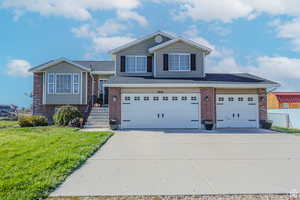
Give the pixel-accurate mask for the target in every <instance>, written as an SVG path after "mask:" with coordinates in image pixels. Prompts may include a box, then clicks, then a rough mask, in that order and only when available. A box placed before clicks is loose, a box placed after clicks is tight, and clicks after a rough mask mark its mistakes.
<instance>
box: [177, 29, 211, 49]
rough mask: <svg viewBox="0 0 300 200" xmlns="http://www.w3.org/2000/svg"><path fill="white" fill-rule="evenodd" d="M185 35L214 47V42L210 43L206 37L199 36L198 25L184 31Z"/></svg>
mask: <svg viewBox="0 0 300 200" xmlns="http://www.w3.org/2000/svg"><path fill="white" fill-rule="evenodd" d="M183 35H184V36H185V37H186V38H188V39H190V40H192V41H194V42H197V43H199V44H203V45H205V46H207V47H209V48H211V49H214V46H213V45H212V44H210V43H209V42H208V41H207V40H206V39H204V38H203V37H201V36H199V31H198V29H197V27H196V26H195V25H192V26H190V27H189V28H188V29H187V30H186V31H185V32H184V33H183Z"/></svg>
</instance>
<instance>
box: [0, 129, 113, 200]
mask: <svg viewBox="0 0 300 200" xmlns="http://www.w3.org/2000/svg"><path fill="white" fill-rule="evenodd" d="M111 135H112V133H111V132H81V131H78V130H77V129H72V128H58V127H51V126H48V127H35V128H13V129H2V130H0V138H1V139H0V199H1V200H16V199H18V200H25V199H26V200H30V199H39V198H44V197H47V196H48V194H49V193H50V192H51V191H52V190H54V189H55V188H56V187H57V186H58V185H59V184H60V183H62V182H63V181H64V180H65V179H66V177H67V176H68V175H69V174H70V173H71V172H72V171H73V170H75V169H76V168H77V167H79V166H80V165H81V164H82V163H83V162H84V161H86V159H87V158H88V157H89V156H91V155H92V154H93V153H94V152H95V151H96V150H98V149H99V148H100V147H101V146H102V145H103V144H104V143H105V142H106V141H107V139H108V138H109V137H110V136H111Z"/></svg>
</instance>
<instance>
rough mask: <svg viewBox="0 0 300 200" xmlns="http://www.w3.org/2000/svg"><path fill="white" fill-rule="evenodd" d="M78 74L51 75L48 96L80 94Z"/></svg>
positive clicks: (49, 75)
mask: <svg viewBox="0 0 300 200" xmlns="http://www.w3.org/2000/svg"><path fill="white" fill-rule="evenodd" d="M79 83H80V75H79V74H78V73H74V74H72V73H49V74H48V94H79V88H80V86H79V85H80V84H79Z"/></svg>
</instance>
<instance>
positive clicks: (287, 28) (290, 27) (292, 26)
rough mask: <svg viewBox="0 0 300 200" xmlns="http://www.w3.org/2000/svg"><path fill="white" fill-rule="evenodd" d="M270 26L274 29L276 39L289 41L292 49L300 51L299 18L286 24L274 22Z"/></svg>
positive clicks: (278, 21)
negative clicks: (275, 30)
mask: <svg viewBox="0 0 300 200" xmlns="http://www.w3.org/2000/svg"><path fill="white" fill-rule="evenodd" d="M270 25H271V26H274V27H276V29H277V32H278V37H280V38H287V39H290V40H291V42H292V44H293V46H294V49H295V50H297V51H300V17H299V18H295V19H293V20H291V21H288V22H281V21H280V20H275V21H273V23H271V24H270Z"/></svg>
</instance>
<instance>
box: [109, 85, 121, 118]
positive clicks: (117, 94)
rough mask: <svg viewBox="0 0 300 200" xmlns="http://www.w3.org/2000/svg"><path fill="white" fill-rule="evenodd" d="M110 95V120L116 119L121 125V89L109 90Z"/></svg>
mask: <svg viewBox="0 0 300 200" xmlns="http://www.w3.org/2000/svg"><path fill="white" fill-rule="evenodd" d="M108 95H109V96H108V105H109V119H115V120H118V121H119V122H120V123H121V88H109V89H108ZM114 98H115V101H114V100H113V99H114Z"/></svg>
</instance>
